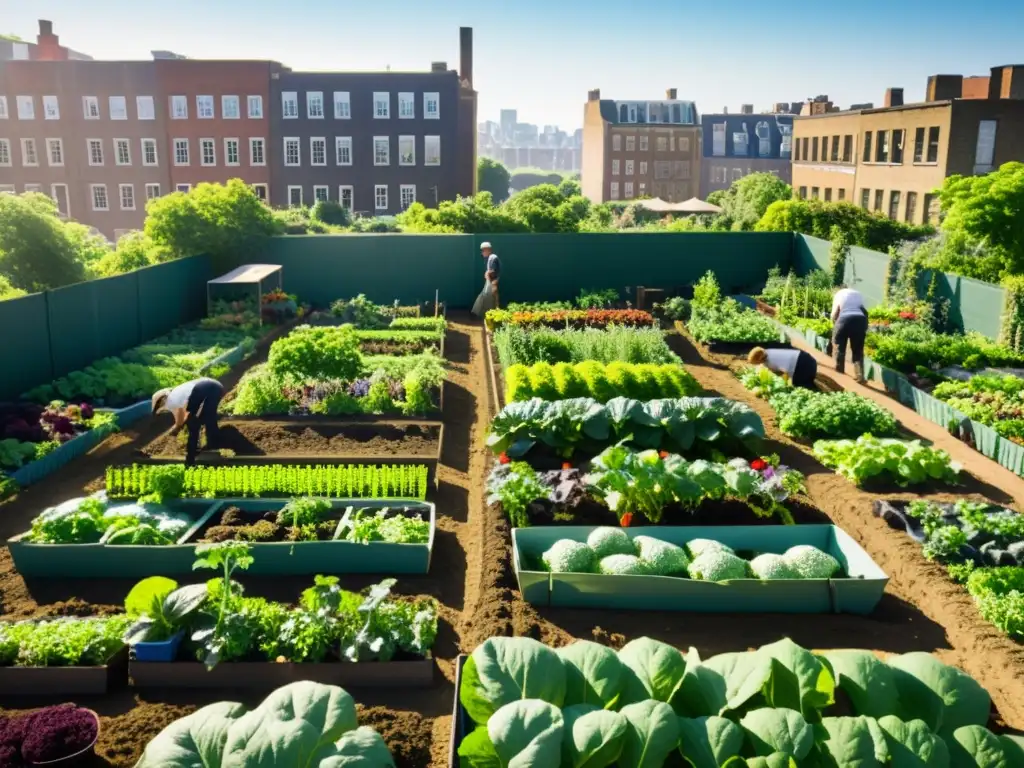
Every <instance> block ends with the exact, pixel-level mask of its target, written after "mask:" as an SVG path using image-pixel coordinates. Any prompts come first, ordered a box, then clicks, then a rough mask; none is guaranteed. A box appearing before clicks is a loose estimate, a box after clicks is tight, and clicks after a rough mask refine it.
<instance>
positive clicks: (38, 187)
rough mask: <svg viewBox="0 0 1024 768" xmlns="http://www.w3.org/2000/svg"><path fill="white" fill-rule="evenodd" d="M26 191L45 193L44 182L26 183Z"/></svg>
mask: <svg viewBox="0 0 1024 768" xmlns="http://www.w3.org/2000/svg"><path fill="white" fill-rule="evenodd" d="M25 191H26V192H38V193H39V194H42V193H43V185H42V184H26V185H25Z"/></svg>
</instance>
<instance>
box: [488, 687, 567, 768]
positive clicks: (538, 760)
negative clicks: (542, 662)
mask: <svg viewBox="0 0 1024 768" xmlns="http://www.w3.org/2000/svg"><path fill="white" fill-rule="evenodd" d="M563 726H564V721H563V719H562V713H561V712H560V711H559V709H558V707H556V706H554V705H552V704H549V703H548V702H546V701H540V700H539V699H524V700H522V701H513V702H512V703H510V704H506V705H505V706H503V707H502V708H501V709H499V710H498V711H497V712H495V713H494V715H493V716H492V717H491V719H490V720H488V721H487V735H488V736H490V738H491V742H492V743H493V744H494V751H495V753H496V754H497V756H498V760H499V761H500V765H501V766H503V768H504V767H505V766H507V768H531V767H532V766H540V765H551V766H556V765H558V764H559V761H560V760H561V757H562V729H563Z"/></svg>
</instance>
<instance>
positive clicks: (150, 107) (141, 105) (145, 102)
mask: <svg viewBox="0 0 1024 768" xmlns="http://www.w3.org/2000/svg"><path fill="white" fill-rule="evenodd" d="M135 111H136V112H137V113H138V115H139V120H156V106H155V105H154V104H153V97H152V96H136V97H135Z"/></svg>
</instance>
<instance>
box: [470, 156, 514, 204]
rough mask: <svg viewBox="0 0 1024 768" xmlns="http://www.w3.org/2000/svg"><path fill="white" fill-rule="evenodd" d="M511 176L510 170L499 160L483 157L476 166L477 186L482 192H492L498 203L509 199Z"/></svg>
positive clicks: (492, 196)
mask: <svg viewBox="0 0 1024 768" xmlns="http://www.w3.org/2000/svg"><path fill="white" fill-rule="evenodd" d="M511 178H512V176H511V174H509V172H508V168H506V167H505V166H504V165H502V164H501V163H499V162H498V161H497V160H491V158H489V157H481V158H480V160H479V161H477V164H476V186H477V189H478V190H479V191H481V192H490V193H491V198H492V199H494V200H495V201H496V202H499V203H500V202H503V201H504V200H505V198H507V197H508V190H509V184H510V182H511Z"/></svg>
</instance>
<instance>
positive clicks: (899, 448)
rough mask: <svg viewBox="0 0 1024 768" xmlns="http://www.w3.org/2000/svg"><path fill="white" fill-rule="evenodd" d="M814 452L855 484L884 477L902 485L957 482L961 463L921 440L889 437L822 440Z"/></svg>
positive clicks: (828, 465) (815, 446)
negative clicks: (892, 438) (888, 438)
mask: <svg viewBox="0 0 1024 768" xmlns="http://www.w3.org/2000/svg"><path fill="white" fill-rule="evenodd" d="M814 455H815V456H816V457H817V458H818V459H819V460H820V461H821V463H822V464H824V465H825V466H827V467H830V468H832V469H834V470H836V472H838V473H839V474H840V475H842V476H843V477H845V478H846V479H847V480H849V481H851V482H852V483H854V484H855V485H863V484H864V483H865V482H866V481H868V480H870V479H872V478H876V477H885V478H888V479H890V480H893V481H895V482H896V483H897V484H899V485H901V486H905V485H920V484H922V483H927V482H930V481H938V482H943V483H955V482H956V480H957V476H958V474H959V472H960V465H959V464H957V463H955V462H953V461H951V460H950V458H949V454H947V453H946V452H945V451H943V450H940V449H938V448H932V447H930V446H927V445H924V444H923V443H922V442H921V441H920V440H886V439H880V438H876V437H872V436H871V435H862V436H861V437H859V438H857V439H856V440H819V441H817V442H816V443H815V444H814Z"/></svg>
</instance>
